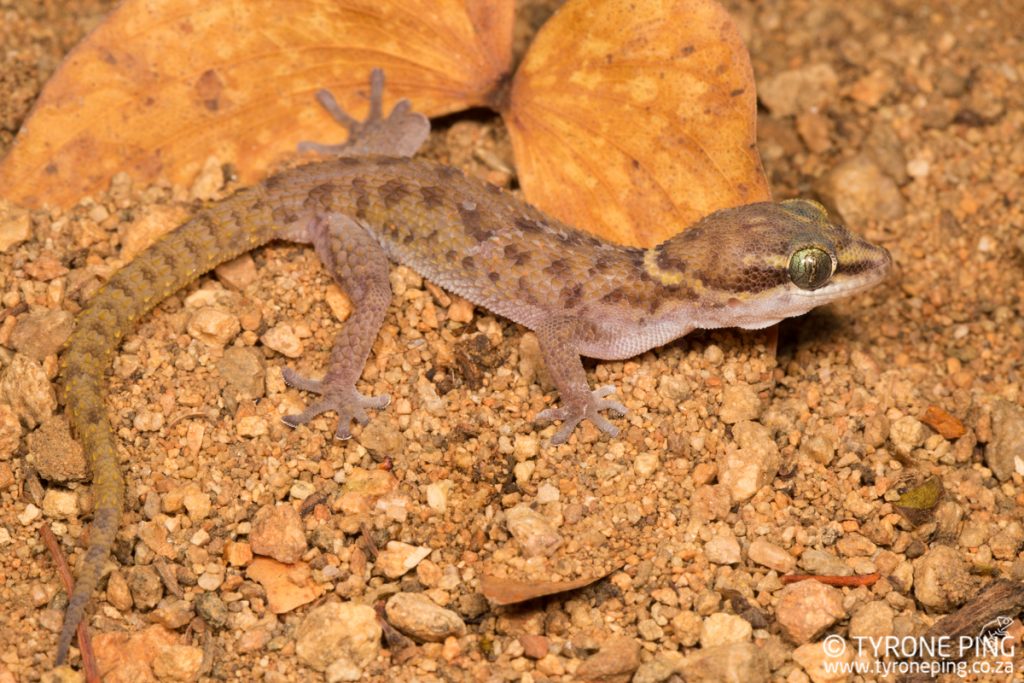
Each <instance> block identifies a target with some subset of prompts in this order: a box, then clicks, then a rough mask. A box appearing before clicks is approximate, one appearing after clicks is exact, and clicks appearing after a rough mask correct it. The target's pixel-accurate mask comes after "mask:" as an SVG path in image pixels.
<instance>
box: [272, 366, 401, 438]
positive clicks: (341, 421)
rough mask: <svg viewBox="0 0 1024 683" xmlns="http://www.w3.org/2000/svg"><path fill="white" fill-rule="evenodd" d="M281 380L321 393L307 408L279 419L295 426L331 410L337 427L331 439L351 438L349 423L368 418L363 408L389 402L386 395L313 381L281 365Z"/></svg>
mask: <svg viewBox="0 0 1024 683" xmlns="http://www.w3.org/2000/svg"><path fill="white" fill-rule="evenodd" d="M281 375H282V377H283V378H284V381H285V383H286V384H288V386H291V387H295V388H296V389H301V390H302V391H309V392H312V393H314V394H320V395H321V396H323V398H322V399H320V400H319V401H317V402H315V403H313V404H311V405H310V406H309V407H308V408H306V409H305V410H303V411H302V412H301V413H298V414H296V415H285V416H284V417H282V418H281V421H282V422H284V423H285V424H286V425H288V426H289V427H298V426H299V425H302V424H306V423H307V422H309V421H310V420H312V419H313V418H314V417H316V416H317V415H320V414H321V413H326V412H327V411H329V410H333V411H334V412H336V413H337V414H338V429H337V430H335V432H334V438H336V439H341V440H342V441H344V440H346V439H350V438H352V431H351V424H352V420H355V421H356V422H358V423H359V424H361V425H365V424H366V423H367V422H369V421H370V416H369V415H367V414H366V409H367V408H373V409H374V410H380V409H381V408H384V407H386V406H387V404H388V403H390V402H391V397H390V396H388V395H387V394H381V395H380V396H363V395H362V394H360V393H359V392H358V391H356V388H355V387H354V386H337V385H336V384H334V383H332V382H330V381H327V380H324V381H319V380H314V379H308V378H306V377H302V376H301V375H299V374H298V373H296V372H295V371H294V370H292V369H291V368H285V369H284V370H283V371H282V372H281Z"/></svg>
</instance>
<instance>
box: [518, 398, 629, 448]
mask: <svg viewBox="0 0 1024 683" xmlns="http://www.w3.org/2000/svg"><path fill="white" fill-rule="evenodd" d="M614 393H615V387H613V386H605V387H599V388H597V389H594V391H592V392H590V395H589V396H588V397H587V398H586V399H585V400H583V401H580V402H579V403H574V404H570V405H566V406H565V407H563V408H548V409H547V410H543V411H541V412H540V413H537V417H536V418H534V419H535V421H536V422H551V421H552V420H562V421H563V422H562V426H561V428H559V430H558V431H557V432H556V433H555V435H554V436H553V437H551V443H552V444H554V445H558V444H561V443H565V442H566V441H568V439H569V435H570V434H572V432H573V430H574V429H576V425H578V424H579V423H580V422H582V421H583V420H590V421H591V422H593V423H594V426H595V427H597V428H598V429H600V430H601V431H602V432H604V433H606V434H608V435H609V436H612V437H615V436H618V434H619V428H618V427H616V426H615V425H613V424H612V423H611V422H609V421H608V419H607V418H606V417H605V416H604V415H601V414H600V411H602V410H610V411H612V412H613V413H616V414H617V415H619V416H624V415H625V414H626V413H627V412H629V411H628V410H627V409H626V406H624V405H622V404H621V403H619V402H618V401H614V400H605V398H604V397H605V396H609V395H611V394H614Z"/></svg>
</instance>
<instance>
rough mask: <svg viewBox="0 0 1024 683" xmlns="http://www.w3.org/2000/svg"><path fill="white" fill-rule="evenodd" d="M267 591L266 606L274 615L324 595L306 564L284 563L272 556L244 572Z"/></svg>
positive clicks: (262, 558)
mask: <svg viewBox="0 0 1024 683" xmlns="http://www.w3.org/2000/svg"><path fill="white" fill-rule="evenodd" d="M245 575H246V576H248V577H249V578H250V579H252V580H254V581H257V582H258V583H259V584H260V585H261V586H263V589H264V590H265V591H266V592H267V607H268V608H269V609H270V611H271V612H273V613H274V614H284V613H285V612H291V611H292V610H293V609H295V608H296V607H301V606H302V605H305V604H306V603H309V602H313V601H314V600H316V599H317V598H318V597H320V594H321V593H323V591H324V589H323V586H321V585H319V584H318V583H316V582H315V581H314V580H313V577H312V576H311V574H310V571H309V565H308V564H306V563H305V562H296V563H294V564H285V563H283V562H278V561H277V560H272V559H270V558H269V557H257V558H256V559H255V560H253V561H252V564H250V565H249V567H248V568H247V569H246V570H245Z"/></svg>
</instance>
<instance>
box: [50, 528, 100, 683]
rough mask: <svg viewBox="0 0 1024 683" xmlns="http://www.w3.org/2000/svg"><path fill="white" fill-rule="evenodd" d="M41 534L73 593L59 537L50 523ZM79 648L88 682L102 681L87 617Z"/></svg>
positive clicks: (80, 627)
mask: <svg viewBox="0 0 1024 683" xmlns="http://www.w3.org/2000/svg"><path fill="white" fill-rule="evenodd" d="M39 535H40V536H42V538H43V543H44V544H45V545H46V549H47V550H48V551H50V557H52V558H53V564H54V566H55V567H56V568H57V576H59V577H60V582H61V584H62V585H63V586H64V592H65V593H66V594H68V595H71V591H72V589H74V587H75V581H74V579H72V578H71V569H70V568H69V567H68V560H67V558H66V557H65V556H64V552H63V551H62V550H61V549H60V543H58V542H57V537H56V536H54V535H53V531H51V530H50V525H49V524H44V525H42V526H41V527H39ZM78 649H79V650H80V651H81V653H82V668H83V669H84V670H85V680H86V683H101V681H100V670H99V667H98V666H97V665H96V655H95V654H94V653H93V651H92V640H91V639H90V638H89V630H88V629H87V628H86V626H85V619H82V621H81V622H79V624H78Z"/></svg>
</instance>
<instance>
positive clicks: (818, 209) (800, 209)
mask: <svg viewBox="0 0 1024 683" xmlns="http://www.w3.org/2000/svg"><path fill="white" fill-rule="evenodd" d="M779 206H781V207H782V208H783V209H785V210H786V212H787V213H789V214H792V215H793V216H795V217H796V218H798V219H801V220H805V221H809V222H812V223H828V222H829V221H828V209H826V208H825V207H824V206H822V205H821V204H819V203H818V202H816V201H814V200H813V199H787V200H785V201H783V202H780V203H779Z"/></svg>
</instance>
